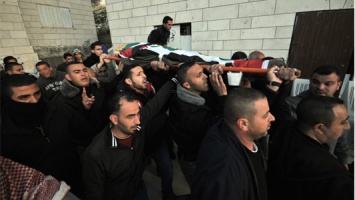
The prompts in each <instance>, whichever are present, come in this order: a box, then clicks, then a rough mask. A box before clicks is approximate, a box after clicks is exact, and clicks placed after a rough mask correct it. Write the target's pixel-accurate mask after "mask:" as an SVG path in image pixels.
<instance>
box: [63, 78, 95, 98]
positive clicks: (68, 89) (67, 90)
mask: <svg viewBox="0 0 355 200" xmlns="http://www.w3.org/2000/svg"><path fill="white" fill-rule="evenodd" d="M91 85H96V87H97V88H100V83H98V82H96V81H95V80H94V79H92V78H90V86H91ZM60 91H61V93H62V94H63V96H64V97H68V98H72V97H74V96H76V95H77V94H78V93H79V92H80V89H79V88H78V87H76V86H74V85H73V84H72V83H71V82H70V81H68V79H66V78H64V79H63V83H62V85H61V86H60Z"/></svg>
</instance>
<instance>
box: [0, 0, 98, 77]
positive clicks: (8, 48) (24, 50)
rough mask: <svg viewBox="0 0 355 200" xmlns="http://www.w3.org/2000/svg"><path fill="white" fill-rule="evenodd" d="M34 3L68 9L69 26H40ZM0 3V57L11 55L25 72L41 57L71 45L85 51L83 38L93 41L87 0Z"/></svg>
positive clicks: (7, 0) (6, 0) (69, 49)
mask: <svg viewBox="0 0 355 200" xmlns="http://www.w3.org/2000/svg"><path fill="white" fill-rule="evenodd" d="M37 5H48V6H55V7H62V8H68V9H69V10H70V17H71V20H72V23H73V27H72V28H49V27H43V26H42V24H41V20H40V17H39V13H38V9H37ZM0 6H1V14H0V17H1V18H0V19H1V20H0V23H1V34H0V39H1V44H0V45H1V46H0V48H1V50H0V58H1V59H3V57H5V56H8V55H13V56H15V57H17V58H19V61H20V62H24V67H25V70H26V71H28V72H30V71H32V69H33V67H34V63H35V62H36V61H38V59H41V58H48V57H58V56H62V55H63V54H64V53H65V52H72V51H73V50H74V49H75V48H79V49H81V50H83V51H84V53H86V54H89V50H88V48H89V47H88V46H87V45H86V44H85V41H88V40H89V43H92V42H94V41H96V40H97V35H96V27H95V22H94V15H93V8H92V7H91V1H90V0H75V1H73V0H3V1H1V2H0ZM89 45H90V44H89Z"/></svg>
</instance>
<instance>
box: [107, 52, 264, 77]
mask: <svg viewBox="0 0 355 200" xmlns="http://www.w3.org/2000/svg"><path fill="white" fill-rule="evenodd" d="M107 59H110V60H115V61H120V60H121V58H119V57H117V56H109V57H107ZM200 66H201V67H202V68H204V69H207V68H208V67H209V65H200ZM174 67H177V66H174ZM221 67H222V70H223V71H231V72H243V73H253V74H266V73H267V72H268V71H269V70H268V69H261V68H246V67H226V66H221Z"/></svg>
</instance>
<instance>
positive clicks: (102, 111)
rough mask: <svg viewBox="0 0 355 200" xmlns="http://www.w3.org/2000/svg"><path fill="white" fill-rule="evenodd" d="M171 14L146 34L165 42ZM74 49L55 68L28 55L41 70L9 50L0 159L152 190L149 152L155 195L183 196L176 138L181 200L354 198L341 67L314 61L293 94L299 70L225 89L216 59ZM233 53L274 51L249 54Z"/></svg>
mask: <svg viewBox="0 0 355 200" xmlns="http://www.w3.org/2000/svg"><path fill="white" fill-rule="evenodd" d="M172 23H173V19H172V18H170V17H169V16H167V17H165V18H164V19H163V24H162V25H161V26H160V27H159V28H157V29H155V30H153V31H152V32H151V34H150V35H149V37H148V42H149V43H152V44H159V45H166V44H167V43H168V36H169V33H170V29H171V26H172ZM76 54H81V52H80V51H79V50H75V52H74V55H72V54H69V53H66V54H64V56H63V58H64V59H65V62H64V63H62V64H60V65H59V66H57V67H56V69H55V68H54V67H52V66H51V65H50V64H49V63H47V62H45V61H40V62H38V63H36V69H37V70H38V72H39V74H40V76H39V78H38V79H37V78H36V77H34V76H31V75H29V74H26V73H25V72H24V68H23V66H22V65H21V64H19V63H17V60H16V58H14V57H12V56H8V57H6V58H4V63H5V70H4V71H5V72H6V73H3V74H2V77H1V106H2V109H1V156H3V157H5V158H7V159H11V160H13V161H15V162H18V163H20V164H22V165H26V166H28V167H30V168H33V169H35V170H38V171H40V172H42V173H43V174H45V175H51V176H53V177H54V178H56V179H58V180H59V181H65V182H66V183H67V184H68V185H69V186H70V187H71V190H70V192H71V193H72V194H74V195H75V196H76V197H78V198H80V199H127V200H132V199H137V200H141V199H148V195H147V193H148V192H149V191H147V188H146V186H145V184H144V181H143V179H142V176H143V172H144V170H145V169H146V167H147V165H149V162H150V160H151V159H152V160H154V162H155V163H156V165H157V171H158V172H159V174H160V176H161V183H160V184H161V188H162V199H164V200H168V199H169V200H172V199H179V197H178V196H176V195H175V194H174V191H173V187H172V183H173V165H172V160H171V159H174V150H173V145H171V144H173V142H174V143H175V144H176V146H177V156H176V157H177V159H178V162H179V165H180V168H181V170H182V172H183V175H184V176H185V179H186V181H187V183H188V186H189V187H190V189H191V195H189V196H188V197H184V198H190V199H201V200H209V199H211V200H229V199H244V200H266V199H270V200H274V199H292V200H293V199H294V200H299V199H302V200H303V199H322V200H326V199H329V200H331V199H342V200H345V199H346V200H348V199H353V198H354V183H353V181H354V179H353V175H352V174H351V173H350V172H349V171H348V166H347V163H346V161H345V160H346V159H345V158H344V157H346V156H347V154H346V151H347V149H346V145H347V144H346V140H342V139H341V138H342V135H343V132H344V131H345V130H348V129H349V128H350V126H353V125H351V124H349V122H348V118H349V114H348V112H347V109H346V108H345V106H344V103H343V102H342V101H341V100H340V99H338V98H337V97H335V96H334V94H335V93H336V91H338V90H339V89H340V87H341V84H342V82H341V78H342V74H341V71H340V69H339V68H338V67H336V66H331V65H325V66H319V67H317V68H316V69H315V70H314V71H313V73H312V76H311V78H310V89H309V90H307V91H305V92H303V93H301V94H299V95H298V96H296V97H290V96H289V94H290V89H291V86H292V81H293V80H295V79H296V78H297V74H296V72H297V71H296V70H294V69H291V70H290V69H289V68H285V67H284V66H277V65H274V66H271V67H270V69H269V71H268V72H267V73H266V74H265V77H258V78H256V80H254V81H253V82H252V81H249V80H248V79H243V82H242V83H241V85H240V86H237V87H230V86H228V83H227V82H226V80H225V73H224V72H223V70H222V69H221V67H220V65H210V67H208V68H207V69H203V68H202V67H201V66H200V65H199V64H197V63H195V62H184V63H182V64H181V65H179V67H178V68H177V69H174V68H172V66H168V65H167V64H166V63H162V62H161V61H159V60H152V61H151V64H150V66H148V67H144V68H143V67H142V66H140V65H123V64H122V63H120V65H119V66H120V67H119V70H120V73H119V74H117V73H115V69H114V64H113V61H111V60H109V59H108V55H107V54H106V53H104V52H103V47H102V45H101V43H100V42H94V43H93V44H91V55H90V56H89V57H87V58H86V59H83V55H82V54H81V55H78V56H77V55H76ZM232 59H236V60H237V59H241V60H254V59H258V60H262V59H269V60H270V59H272V58H270V57H266V58H265V55H264V54H263V53H262V52H260V51H254V52H252V53H251V54H250V55H249V56H248V57H247V55H246V54H245V53H243V52H236V53H235V54H234V55H233V56H232ZM157 63H158V64H157ZM275 71H278V73H275ZM155 85H156V87H154V86H155ZM156 88H157V89H156ZM265 138H267V139H265ZM344 141H345V142H344ZM330 146H333V148H330ZM0 187H1V186H0ZM2 189H3V188H2ZM0 191H3V190H0ZM75 196H74V197H73V195H71V197H70V198H71V199H77V198H76V197H75ZM0 197H1V196H0Z"/></svg>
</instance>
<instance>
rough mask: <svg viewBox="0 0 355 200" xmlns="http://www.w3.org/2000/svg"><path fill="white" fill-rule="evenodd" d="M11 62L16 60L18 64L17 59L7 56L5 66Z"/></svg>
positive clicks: (4, 60)
mask: <svg viewBox="0 0 355 200" xmlns="http://www.w3.org/2000/svg"><path fill="white" fill-rule="evenodd" d="M10 60H16V63H17V59H16V58H15V57H13V56H6V57H5V58H4V59H3V62H4V64H5V65H7V64H9V61H10Z"/></svg>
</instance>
